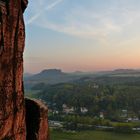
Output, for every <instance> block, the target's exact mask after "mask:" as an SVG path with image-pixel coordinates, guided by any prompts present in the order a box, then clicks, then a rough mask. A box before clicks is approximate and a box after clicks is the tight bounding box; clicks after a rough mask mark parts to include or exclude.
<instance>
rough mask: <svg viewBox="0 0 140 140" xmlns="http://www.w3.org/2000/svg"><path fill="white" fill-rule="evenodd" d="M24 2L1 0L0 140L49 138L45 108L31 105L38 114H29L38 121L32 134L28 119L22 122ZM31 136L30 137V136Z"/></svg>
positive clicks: (42, 139)
mask: <svg viewBox="0 0 140 140" xmlns="http://www.w3.org/2000/svg"><path fill="white" fill-rule="evenodd" d="M27 3H28V2H27V0H0V140H26V139H27V140H47V138H48V136H47V135H48V124H47V116H46V115H47V114H45V113H47V108H45V107H42V105H41V104H40V103H37V102H36V103H33V104H31V107H32V108H34V109H35V110H34V111H37V112H36V113H35V112H34V114H31V115H32V118H33V117H34V115H35V118H34V120H35V121H36V120H37V121H36V126H35V128H34V129H35V131H33V132H30V131H31V130H30V124H28V123H31V126H32V121H31V122H29V121H28V120H30V118H29V119H28V118H26V119H25V105H24V94H23V93H24V91H23V51H24V43H25V29H24V28H25V27H24V21H23V12H24V10H25V8H26V6H27ZM28 104H30V102H29V103H28V101H27V104H26V107H27V115H26V116H27V117H30V115H28V114H30V111H29V110H30V109H29V106H28ZM36 108H37V110H36ZM31 110H32V109H31ZM26 120H27V123H26V122H25V121H26ZM26 125H27V126H26ZM26 127H27V131H26ZM28 132H29V133H28ZM34 132H35V134H33V133H34ZM26 134H27V137H26ZM30 134H31V136H33V137H30ZM34 135H35V136H36V137H34ZM29 138H30V139H29ZM34 138H35V139H34Z"/></svg>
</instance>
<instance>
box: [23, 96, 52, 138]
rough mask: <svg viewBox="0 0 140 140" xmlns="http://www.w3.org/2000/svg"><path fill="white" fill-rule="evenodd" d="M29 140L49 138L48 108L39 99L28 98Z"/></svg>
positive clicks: (27, 121)
mask: <svg viewBox="0 0 140 140" xmlns="http://www.w3.org/2000/svg"><path fill="white" fill-rule="evenodd" d="M25 103H26V124H27V125H26V126H27V140H32V139H33V140H48V139H49V128H48V116H47V112H48V108H47V107H46V106H45V105H44V104H43V103H42V102H40V101H39V100H32V99H26V100H25Z"/></svg>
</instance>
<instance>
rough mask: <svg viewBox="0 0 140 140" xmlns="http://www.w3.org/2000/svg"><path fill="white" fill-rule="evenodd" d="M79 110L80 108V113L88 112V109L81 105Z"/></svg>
mask: <svg viewBox="0 0 140 140" xmlns="http://www.w3.org/2000/svg"><path fill="white" fill-rule="evenodd" d="M80 110H81V113H83V114H85V113H87V112H88V109H87V108H86V107H81V108H80Z"/></svg>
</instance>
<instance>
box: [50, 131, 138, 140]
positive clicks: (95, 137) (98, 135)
mask: <svg viewBox="0 0 140 140" xmlns="http://www.w3.org/2000/svg"><path fill="white" fill-rule="evenodd" d="M51 140H140V134H119V133H113V132H103V131H81V132H73V133H72V132H60V131H55V130H51Z"/></svg>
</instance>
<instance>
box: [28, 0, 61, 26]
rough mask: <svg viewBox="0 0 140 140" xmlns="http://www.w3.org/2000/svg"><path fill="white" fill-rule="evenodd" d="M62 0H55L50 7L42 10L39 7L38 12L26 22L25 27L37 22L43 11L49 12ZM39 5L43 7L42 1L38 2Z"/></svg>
mask: <svg viewBox="0 0 140 140" xmlns="http://www.w3.org/2000/svg"><path fill="white" fill-rule="evenodd" d="M62 1H63V0H56V1H55V2H53V3H51V4H50V5H48V6H46V7H45V8H43V9H42V7H39V8H40V9H39V10H40V11H39V12H38V13H37V14H35V15H34V16H32V17H31V18H30V19H29V20H28V21H27V22H26V25H29V24H31V23H33V22H34V21H35V20H37V19H38V18H39V17H40V16H41V15H42V14H43V13H44V12H45V11H49V10H51V9H53V8H54V7H55V6H57V5H58V4H59V3H61V2H62ZM39 3H40V5H43V1H41V0H40V1H39Z"/></svg>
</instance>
